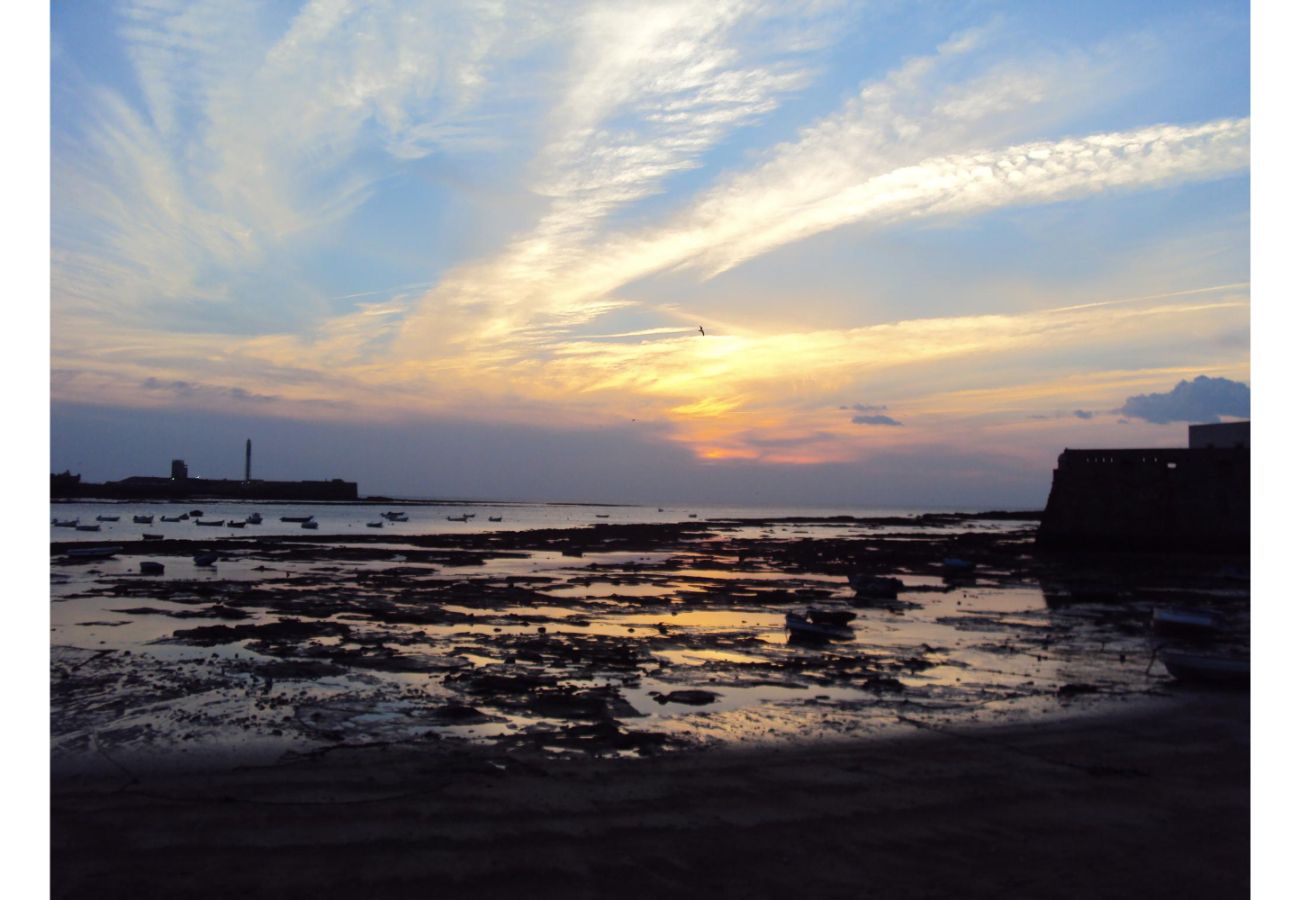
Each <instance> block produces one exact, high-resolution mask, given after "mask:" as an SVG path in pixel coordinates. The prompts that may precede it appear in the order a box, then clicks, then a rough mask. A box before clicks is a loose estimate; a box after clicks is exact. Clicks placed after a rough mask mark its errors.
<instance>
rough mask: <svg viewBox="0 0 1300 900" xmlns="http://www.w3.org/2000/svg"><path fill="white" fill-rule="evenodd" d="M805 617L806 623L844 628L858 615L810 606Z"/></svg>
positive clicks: (845, 610) (843, 610)
mask: <svg viewBox="0 0 1300 900" xmlns="http://www.w3.org/2000/svg"><path fill="white" fill-rule="evenodd" d="M806 617H807V619H808V621H810V622H813V623H815V624H817V625H836V626H839V627H840V628H846V627H848V624H849V623H850V622H852V621H853V620H854V619H856V618H857V617H858V614H857V613H855V612H852V611H850V610H847V609H819V608H818V607H816V606H810V607H808V612H807V615H806Z"/></svg>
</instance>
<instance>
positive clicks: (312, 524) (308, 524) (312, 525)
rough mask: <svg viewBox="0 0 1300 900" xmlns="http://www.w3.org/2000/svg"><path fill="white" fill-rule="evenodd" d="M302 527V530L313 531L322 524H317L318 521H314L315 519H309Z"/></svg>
mask: <svg viewBox="0 0 1300 900" xmlns="http://www.w3.org/2000/svg"><path fill="white" fill-rule="evenodd" d="M301 527H302V528H312V529H315V528H320V523H319V522H317V521H315V520H313V519H308V520H307V521H306V522H303V523H302V526H301Z"/></svg>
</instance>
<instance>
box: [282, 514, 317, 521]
mask: <svg viewBox="0 0 1300 900" xmlns="http://www.w3.org/2000/svg"><path fill="white" fill-rule="evenodd" d="M314 518H316V517H315V516H280V521H281V522H298V523H302V522H310V521H311V520H312V519H314Z"/></svg>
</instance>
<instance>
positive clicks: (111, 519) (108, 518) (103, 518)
mask: <svg viewBox="0 0 1300 900" xmlns="http://www.w3.org/2000/svg"><path fill="white" fill-rule="evenodd" d="M120 518H122V517H121V516H95V521H96V522H116V521H117V520H118V519H120Z"/></svg>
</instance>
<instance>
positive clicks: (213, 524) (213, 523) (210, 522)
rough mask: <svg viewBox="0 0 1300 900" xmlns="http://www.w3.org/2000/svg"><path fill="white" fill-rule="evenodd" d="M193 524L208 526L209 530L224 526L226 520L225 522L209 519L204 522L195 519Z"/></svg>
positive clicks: (223, 520)
mask: <svg viewBox="0 0 1300 900" xmlns="http://www.w3.org/2000/svg"><path fill="white" fill-rule="evenodd" d="M194 524H195V525H207V526H209V527H211V528H220V527H221V526H222V525H225V524H226V520H225V519H209V520H207V521H204V520H203V519H195V520H194Z"/></svg>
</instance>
